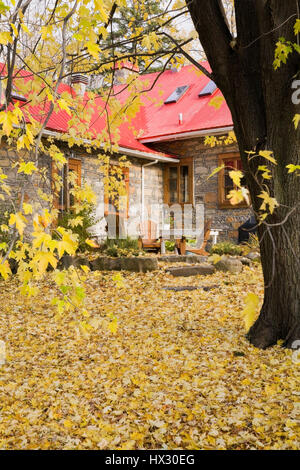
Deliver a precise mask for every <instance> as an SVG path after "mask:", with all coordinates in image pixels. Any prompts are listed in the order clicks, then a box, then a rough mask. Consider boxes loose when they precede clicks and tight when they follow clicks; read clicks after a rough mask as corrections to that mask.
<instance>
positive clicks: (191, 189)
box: [164, 157, 194, 206]
mask: <svg viewBox="0 0 300 470" xmlns="http://www.w3.org/2000/svg"><path fill="white" fill-rule="evenodd" d="M182 166H188V168H189V177H188V185H189V200H188V201H187V202H182V201H180V169H181V167H182ZM170 168H177V196H178V197H177V199H178V201H176V202H170V191H169V176H170ZM164 203H165V204H169V205H172V204H180V205H182V206H184V205H185V204H194V159H193V157H189V158H182V159H181V160H180V162H178V163H168V164H166V166H165V169H164Z"/></svg>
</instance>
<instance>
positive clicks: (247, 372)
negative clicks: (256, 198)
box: [0, 267, 300, 449]
mask: <svg viewBox="0 0 300 470" xmlns="http://www.w3.org/2000/svg"><path fill="white" fill-rule="evenodd" d="M113 277H114V274H113V273H107V274H103V273H98V274H95V273H91V274H89V276H88V295H89V306H90V308H91V312H92V316H93V319H94V320H93V321H94V323H95V329H94V331H92V333H91V334H90V336H89V338H81V337H80V338H78V336H77V335H76V333H75V331H74V328H72V327H71V326H70V321H71V320H72V318H71V317H69V316H68V315H65V316H64V317H63V319H61V320H59V319H57V318H55V315H56V312H55V309H54V307H52V306H51V305H50V302H51V299H52V298H53V297H54V296H55V295H56V292H55V288H54V286H53V285H52V284H51V282H50V280H49V279H47V280H45V281H44V283H43V285H42V289H41V294H40V295H39V297H38V298H37V299H35V300H31V301H29V300H28V301H24V299H22V297H20V296H19V295H18V294H17V293H16V286H15V285H14V284H13V283H12V281H10V282H5V283H4V282H3V283H1V316H0V328H1V329H0V339H1V340H4V341H5V342H6V349H7V361H6V363H5V364H4V365H2V366H0V448H2V449H20V448H24V449H74V448H77V449H149V448H150V449H153V448H156V449H157V448H160V449H161V448H163V449H299V447H300V445H299V442H300V439H299V438H300V431H299V418H300V416H299V404H298V405H297V403H298V402H299V395H300V392H299V365H297V364H295V362H293V361H292V355H291V351H287V350H284V349H282V348H280V346H276V347H274V348H272V349H269V350H267V351H260V350H257V349H255V348H253V347H252V346H250V345H249V344H248V342H247V341H246V339H245V337H244V334H245V329H244V328H245V327H244V323H243V319H242V317H241V311H242V309H243V306H244V298H245V295H246V293H247V292H249V291H250V292H254V293H256V294H259V295H260V297H261V295H262V292H263V288H262V282H261V276H260V273H259V269H258V268H248V267H246V268H244V271H243V274H242V275H239V276H236V275H226V274H220V273H217V274H215V275H213V276H208V277H200V276H197V277H193V278H189V279H187V278H179V279H178V278H177V279H176V278H172V277H171V276H169V275H167V274H166V273H165V272H164V270H163V269H161V271H159V273H157V272H156V273H149V274H124V286H123V287H121V286H120V284H122V283H120V282H117V284H119V286H116V281H114V280H113ZM179 285H195V286H213V285H215V286H216V285H217V286H218V287H216V288H214V289H212V290H210V291H204V290H203V289H201V290H195V291H183V292H174V291H167V290H163V289H162V287H164V286H179ZM111 314H113V315H116V317H117V319H118V329H117V332H116V334H113V333H112V332H111V331H110V330H109V329H108V328H107V322H108V320H107V318H109V316H110V315H111ZM96 326H97V327H96Z"/></svg>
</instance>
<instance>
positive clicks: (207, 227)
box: [181, 219, 211, 256]
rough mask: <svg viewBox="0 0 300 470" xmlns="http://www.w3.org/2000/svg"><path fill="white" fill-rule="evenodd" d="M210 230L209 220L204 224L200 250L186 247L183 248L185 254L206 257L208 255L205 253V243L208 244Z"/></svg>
mask: <svg viewBox="0 0 300 470" xmlns="http://www.w3.org/2000/svg"><path fill="white" fill-rule="evenodd" d="M210 228H211V219H208V220H206V221H205V223H204V238H203V242H202V245H201V247H200V248H192V247H191V248H190V247H188V246H184V250H185V252H186V251H188V252H190V253H193V254H194V255H201V256H207V255H208V254H209V253H207V251H205V248H206V245H207V242H208V240H209V237H210ZM181 254H183V253H181ZM184 254H185V253H184Z"/></svg>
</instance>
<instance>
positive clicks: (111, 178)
mask: <svg viewBox="0 0 300 470" xmlns="http://www.w3.org/2000/svg"><path fill="white" fill-rule="evenodd" d="M120 201H123V203H125V207H122V206H120ZM128 209H129V168H125V167H120V166H118V165H110V166H109V169H108V173H107V175H106V176H105V178H104V215H105V216H107V215H109V214H117V215H120V214H122V215H125V217H128Z"/></svg>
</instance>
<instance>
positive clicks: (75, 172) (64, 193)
mask: <svg viewBox="0 0 300 470" xmlns="http://www.w3.org/2000/svg"><path fill="white" fill-rule="evenodd" d="M52 172H53V174H59V176H60V177H61V179H62V185H61V187H60V190H59V192H58V194H56V196H55V207H56V208H57V209H58V210H59V211H60V212H64V211H67V210H69V209H70V208H71V207H72V206H73V205H74V203H75V201H74V195H73V194H72V193H71V189H72V188H73V187H74V186H75V185H76V186H81V161H80V160H76V159H74V158H69V160H68V163H67V164H66V165H64V166H63V167H62V169H61V170H58V169H57V167H56V166H55V165H53V170H52ZM71 175H72V176H71Z"/></svg>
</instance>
